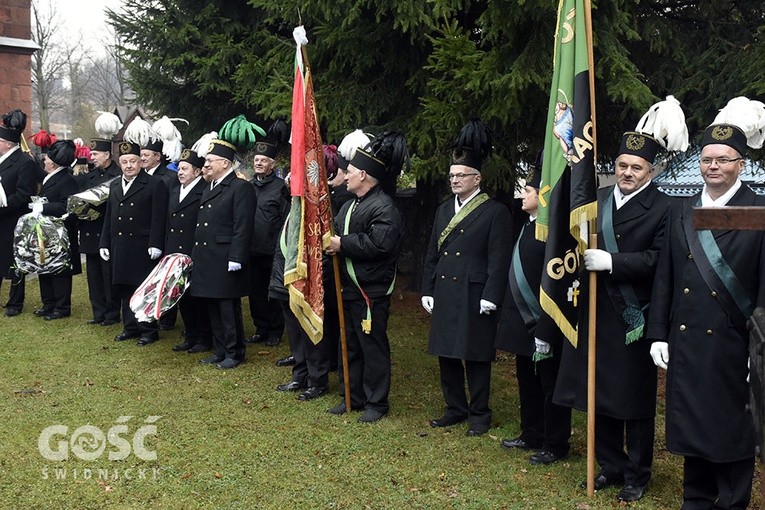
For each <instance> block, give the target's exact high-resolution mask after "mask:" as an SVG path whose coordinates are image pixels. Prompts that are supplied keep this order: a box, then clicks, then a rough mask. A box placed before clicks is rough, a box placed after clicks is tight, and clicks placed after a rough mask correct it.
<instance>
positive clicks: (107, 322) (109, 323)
mask: <svg viewBox="0 0 765 510" xmlns="http://www.w3.org/2000/svg"><path fill="white" fill-rule="evenodd" d="M119 323H120V320H119V319H104V322H102V323H101V325H102V326H114V325H115V324H119Z"/></svg>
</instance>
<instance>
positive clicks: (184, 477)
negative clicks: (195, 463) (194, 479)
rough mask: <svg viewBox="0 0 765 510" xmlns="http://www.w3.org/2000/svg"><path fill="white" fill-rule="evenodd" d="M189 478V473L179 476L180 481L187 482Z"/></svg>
mask: <svg viewBox="0 0 765 510" xmlns="http://www.w3.org/2000/svg"><path fill="white" fill-rule="evenodd" d="M189 478H191V473H183V474H182V475H181V480H188V479H189Z"/></svg>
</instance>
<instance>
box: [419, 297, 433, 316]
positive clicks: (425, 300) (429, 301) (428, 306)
mask: <svg viewBox="0 0 765 510" xmlns="http://www.w3.org/2000/svg"><path fill="white" fill-rule="evenodd" d="M420 303H422V307H423V308H424V309H425V311H426V312H428V313H433V296H422V298H421V299H420Z"/></svg>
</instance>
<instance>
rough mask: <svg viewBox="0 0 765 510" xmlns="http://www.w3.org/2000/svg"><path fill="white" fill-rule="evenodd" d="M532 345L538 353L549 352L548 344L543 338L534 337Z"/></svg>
mask: <svg viewBox="0 0 765 510" xmlns="http://www.w3.org/2000/svg"><path fill="white" fill-rule="evenodd" d="M534 346H535V348H536V349H535V350H536V352H538V353H539V354H547V353H548V352H550V344H548V343H547V342H545V341H544V340H540V339H539V338H534Z"/></svg>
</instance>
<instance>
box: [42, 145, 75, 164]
mask: <svg viewBox="0 0 765 510" xmlns="http://www.w3.org/2000/svg"><path fill="white" fill-rule="evenodd" d="M76 151H77V147H76V146H75V144H74V142H73V141H72V140H58V141H55V142H53V143H52V144H51V146H50V148H49V149H48V159H50V160H51V161H53V162H54V163H56V164H57V165H61V166H70V165H71V164H72V163H74V160H75V152H76Z"/></svg>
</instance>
